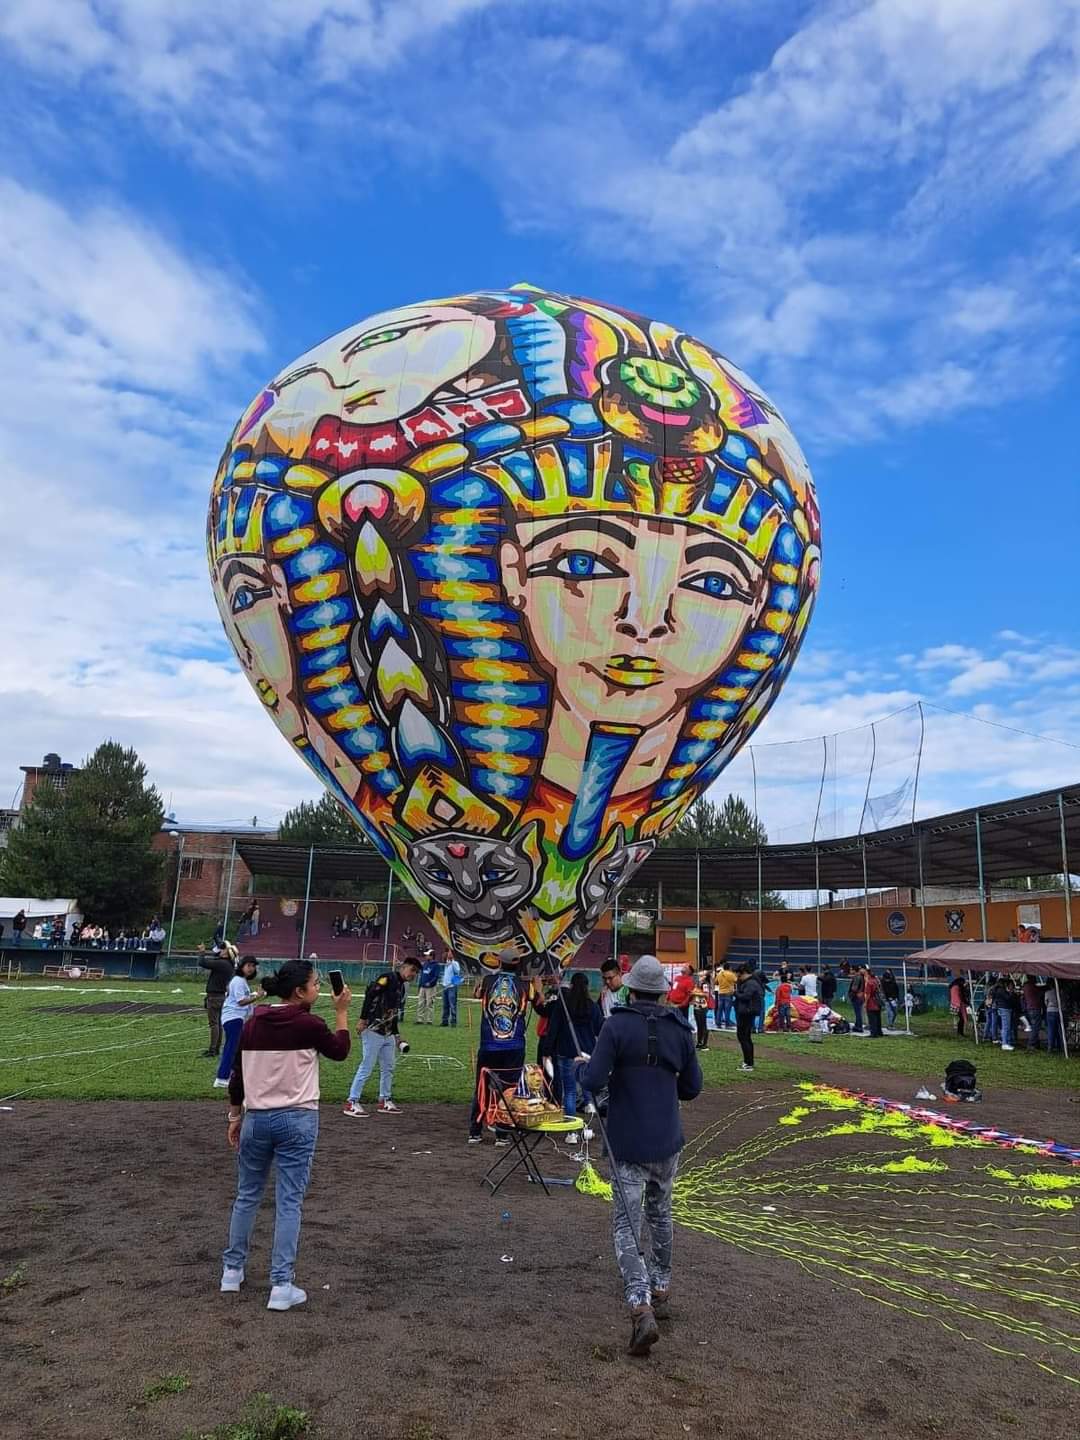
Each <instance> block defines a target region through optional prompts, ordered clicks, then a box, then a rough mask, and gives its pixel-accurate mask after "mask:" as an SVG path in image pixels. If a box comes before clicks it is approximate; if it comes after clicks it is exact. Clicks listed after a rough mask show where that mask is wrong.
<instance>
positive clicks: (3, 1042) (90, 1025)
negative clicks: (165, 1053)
mask: <svg viewBox="0 0 1080 1440" xmlns="http://www.w3.org/2000/svg"><path fill="white" fill-rule="evenodd" d="M141 1003H142V1002H141V1001H139V1000H132V1001H130V1002H129V1004H128V1005H124V1006H121V1008H120V1009H119V1010H113V1011H110V1013H109V1014H107V1015H87V1014H85V1012H82V1019H83V1020H84V1021H85V1022H86V1023H85V1024H83V1025H76V1026H74V1027H72V1026H71V1025H70V1023H69V1024H68V1027H67V1028H66V1029H65V1031H64V1034H65V1036H66V1038H67V1040H68V1043H69V1044H70V1043H72V1042H73V1041H75V1040H81V1039H82V1038H83V1036H85V1035H89V1034H90V1033H91V1032H92V1031H95V1030H100V1029H101V1027H102V1024H104V1025H105V1026H106V1027H107V1028H108V1030H109V1033H110V1034H112V1033H114V1032H115V1031H117V1030H123V1029H126V1028H127V1027H128V1026H129V1025H135V1024H138V1023H146V1022H148V1021H154V1020H157V1021H161V1022H163V1023H164V1022H166V1021H168V1020H169V1018H170V1017H169V1016H168V1015H167V1014H165V1015H135V1016H133V1017H131V1018H130V1019H127V1020H125V1019H123V1018H122V1017H123V1016H124V1015H125V1014H126V1013H127V1011H128V1010H129V1009H130V1008H131V1006H132V1005H139V1004H141ZM73 1008H75V1009H76V1010H77V1009H78V1007H73ZM192 1013H194V1009H193V1012H192ZM25 1018H26V1017H25V1016H24V1019H25ZM48 1018H49V1019H52V1020H65V1018H66V1017H65V1016H63V1015H51V1016H49V1017H48ZM117 1021H119V1022H120V1023H119V1024H117V1023H116V1022H117ZM39 1031H40V1026H35V1027H34V1028H33V1029H30V1030H21V1031H20V1032H19V1033H18V1034H16V1035H12V1034H10V1033H9V1032H7V1031H0V1049H6V1048H8V1047H10V1046H12V1045H16V1044H18V1042H19V1041H20V1040H23V1039H25V1037H26V1036H27V1035H36V1034H38V1033H39ZM16 1058H21V1059H24V1060H28V1059H32V1058H34V1057H32V1056H28V1055H25V1056H21V1057H16ZM2 1063H3V1062H2V1061H0V1064H2Z"/></svg>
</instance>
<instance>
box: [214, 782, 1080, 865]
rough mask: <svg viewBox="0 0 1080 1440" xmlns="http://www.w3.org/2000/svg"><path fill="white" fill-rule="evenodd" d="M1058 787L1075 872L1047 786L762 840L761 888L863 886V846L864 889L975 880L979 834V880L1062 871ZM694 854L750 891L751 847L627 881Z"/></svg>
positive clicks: (258, 853)
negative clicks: (961, 806)
mask: <svg viewBox="0 0 1080 1440" xmlns="http://www.w3.org/2000/svg"><path fill="white" fill-rule="evenodd" d="M1059 794H1060V796H1061V800H1062V807H1061V808H1062V809H1063V810H1064V824H1065V836H1066V845H1067V847H1068V853H1069V857H1070V869H1071V870H1073V871H1074V872H1080V785H1071V786H1065V787H1062V788H1061V789H1060V791H1059V790H1046V791H1043V792H1041V793H1039V794H1037V795H1024V796H1021V797H1019V798H1018V799H1014V800H1003V801H999V802H998V803H996V804H989V805H980V806H979V807H978V808H977V809H970V810H958V811H956V812H955V813H954V814H952V815H938V816H936V817H934V818H933V819H929V820H918V821H916V822H915V824H914V825H910V824H909V825H896V826H893V827H892V828H891V829H888V830H875V831H873V832H872V833H870V834H866V835H861V836H860V835H847V836H844V837H843V838H842V839H838V840H818V841H817V842H815V843H809V842H808V843H806V844H801V845H763V846H761V847H760V858H761V874H762V884H763V888H765V889H769V890H814V889H822V890H861V889H862V885H863V853H864V847H865V857H866V881H867V884H868V885H869V886H871V887H882V886H892V885H899V886H904V885H906V886H919V885H920V883H924V884H927V885H970V884H973V883H976V882H977V879H978V874H979V863H978V848H979V839H980V838H981V845H982V868H983V878H984V879H985V880H986V881H991V880H1003V879H1006V878H1007V877H1010V876H1013V875H1041V874H1055V873H1060V871H1061V868H1062V865H1061V826H1062V821H1061V810H1059V805H1058V796H1059ZM236 848H237V854H238V855H239V856H240V858H241V859H242V860H243V862H244V864H245V865H246V866H247V867H248V869H249V870H251V871H252V873H253V874H257V875H276V876H280V877H283V878H288V879H293V880H296V881H297V882H298V887H300V888H303V886H304V885H305V884H306V881H307V875H308V864H309V860H311V865H312V869H311V876H312V881H313V882H320V881H327V880H352V881H361V880H369V881H370V880H383V881H385V879H386V862H385V861H384V860H383V859H382V857H381V856H380V855H379V853H378V852H377V851H376V850H374V849H372V848H371V847H370V846H367V845H357V846H355V847H327V848H325V849H323V848H321V847H319V848H316V849H315V851H314V857H313V859H312V857H311V853H310V852H309V850H308V847H307V846H304V845H286V844H282V843H280V842H277V841H267V840H243V841H239V842H238V843H237V847H236ZM920 852H921V856H922V866H921V872H920V863H919V859H920ZM699 853H700V864H701V876H702V880H703V882H705V883H707V884H708V885H710V886H713V887H715V886H718V885H722V886H723V887H724V888H725V889H729V890H748V891H752V890H756V889H757V884H758V847H756V846H750V847H745V848H742V847H740V848H732V849H710V850H702V851H700V852H698V851H696V850H675V849H671V850H657V851H656V852H655V853H654V854H653V855H651V856H650V857H649V859H648V860H647V861H646V862H645V863H644V865H642V867H641V869H640V870H639V871H638V872H637V874H636V875H635V877H634V888H635V889H640V888H642V887H643V886H649V885H657V884H661V883H662V884H664V885H669V884H670V885H672V886H676V885H677V886H679V887H680V888H685V887H686V886H688V885H689V886H692V885H694V884H695V881H696V877H697V869H698V855H699Z"/></svg>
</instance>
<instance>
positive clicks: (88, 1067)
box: [0, 980, 1080, 1104]
mask: <svg viewBox="0 0 1080 1440" xmlns="http://www.w3.org/2000/svg"><path fill="white" fill-rule="evenodd" d="M202 993H203V987H202V985H201V984H200V983H192V982H185V983H176V982H173V981H170V980H165V981H157V982H153V983H150V982H146V983H142V984H140V983H138V982H134V983H131V982H127V981H105V982H104V983H102V982H95V983H93V984H83V985H79V984H78V983H77V982H67V983H63V984H59V985H51V984H44V983H42V982H36V983H35V982H22V983H21V984H19V985H17V986H11V987H0V1103H2V1104H10V1103H11V1102H12V1100H13V1099H15V1098H23V1097H25V1098H27V1099H30V1098H33V1099H56V1100H60V1099H64V1100H102V1099H126V1100H202V1099H217V1100H218V1101H221V1102H223V1101H224V1098H225V1096H224V1092H223V1091H220V1090H214V1089H213V1088H212V1086H211V1081H212V1080H213V1078H214V1072H215V1067H214V1062H213V1061H211V1060H207V1059H205V1058H203V1057H202V1056H201V1055H200V1053H199V1052H200V1051H201V1050H203V1049H205V1046H206V1040H207V1028H206V1018H205V1015H204V1013H203V1011H202V1008H201V1006H202ZM101 1003H107V1004H113V1005H117V1006H118V1007H121V1008H119V1009H117V1010H116V1011H114V1012H113V1013H110V1014H105V1015H101V1014H90V1013H86V1012H85V1010H84V1009H83V1008H82V1007H84V1006H87V1005H94V1004H101ZM414 1004H415V1001H413V1000H410V1002H409V1019H408V1021H407V1023H406V1026H405V1029H404V1033H405V1034H406V1036H407V1038H408V1040H409V1043H410V1047H411V1050H410V1053H409V1054H408V1055H407V1056H402V1057H401V1058H400V1059H399V1061H398V1068H397V1074H396V1076H395V1082H394V1094H395V1098H397V1099H399V1100H402V1101H405V1102H409V1101H440V1100H441V1101H448V1102H452V1103H455V1104H463V1103H465V1102H466V1101H467V1100H468V1098H469V1096H470V1094H471V1087H472V1078H471V1077H472V1068H473V1053H474V1050H475V1046H476V1043H477V1030H476V1027H477V1026H478V1023H479V1016H478V1013H477V1006H476V1005H475V1003H474V1002H472V1001H467V1000H463V1001H462V1004H461V1020H460V1023H459V1025H458V1027H457V1029H450V1028H447V1029H443V1028H442V1027H441V1026H439V1025H434V1026H430V1027H429V1026H426V1025H425V1026H417V1025H416V1024H415V1023H414V1021H413V1020H412V1014H413V1006H414ZM145 1005H167V1006H169V1007H170V1009H169V1010H168V1011H166V1012H164V1013H158V1014H154V1013H146V1012H144V1011H142V1010H141V1008H140V1007H141V1006H145ZM185 1007H191V1008H185ZM319 1010H320V1012H321V1013H322V1014H323V1015H324V1017H325V1018H326V1019H327V1020H329V1019H330V1017H331V1010H330V1004H329V1000H328V998H326V997H324V998H323V999H322V1000H321V1001H320V1004H319ZM358 1014H359V1004H358V1002H356V1001H354V1006H353V1018H354V1020H355V1017H356V1016H357V1015H358ZM913 1024H914V1028H915V1029H916V1037H915V1038H913V1039H900V1038H891V1037H886V1038H885V1039H883V1040H880V1041H870V1040H865V1039H863V1040H860V1039H855V1038H847V1037H836V1038H834V1039H832V1040H830V1041H827V1042H826V1043H825V1044H823V1045H814V1044H811V1043H810V1042H809V1041H808V1040H807V1039H806V1038H805V1037H803V1036H799V1035H791V1036H787V1035H766V1036H764V1037H760V1038H759V1040H758V1043H757V1064H756V1072H755V1075H756V1078H757V1079H761V1080H782V1079H789V1078H791V1077H793V1076H799V1077H800V1078H805V1077H806V1076H807V1075H808V1074H812V1073H813V1069H814V1065H815V1063H820V1062H821V1061H823V1060H827V1061H829V1062H830V1063H832V1064H836V1063H840V1064H844V1063H850V1064H851V1065H853V1066H857V1067H859V1068H861V1069H871V1070H883V1071H892V1072H895V1073H899V1074H903V1075H909V1076H911V1077H913V1078H915V1079H919V1080H926V1081H928V1082H930V1083H931V1085H932V1086H936V1085H939V1084H940V1081H941V1077H942V1074H943V1073H944V1069H945V1065H946V1064H947V1063H948V1061H949V1060H950V1059H953V1058H954V1057H956V1056H957V1055H968V1056H970V1057H971V1058H973V1059H975V1060H976V1062H977V1064H978V1067H979V1080H980V1084H981V1085H982V1086H983V1088H984V1089H985V1088H987V1087H989V1086H995V1087H1000V1086H1009V1087H1016V1088H1025V1087H1030V1088H1036V1089H1056V1088H1068V1087H1072V1086H1075V1085H1076V1084H1077V1081H1078V1079H1080V1061H1073V1062H1070V1063H1069V1064H1065V1062H1064V1061H1063V1060H1062V1059H1061V1057H1060V1056H1053V1057H1051V1056H1048V1055H1046V1054H1045V1053H1039V1054H1032V1055H1028V1054H1026V1053H1025V1052H1024V1051H1023V1050H1022V1049H1018V1050H1016V1051H1015V1052H1014V1053H1012V1054H1002V1052H1001V1051H1000V1050H999V1049H998V1048H997V1047H996V1046H989V1045H984V1046H981V1047H980V1048H979V1051H978V1053H977V1054H976V1052H975V1048H974V1046H973V1045H972V1044H971V1042H970V1041H961V1040H957V1039H956V1038H955V1036H953V1034H952V1027H951V1024H950V1021H949V1019H948V1018H947V1017H945V1016H935V1015H931V1016H921V1017H919V1018H918V1019H917V1020H916V1021H915V1022H913ZM532 1043H533V1042H532V1040H531V1039H530V1050H531V1049H532ZM359 1056H360V1049H359V1045H358V1044H355V1043H354V1047H353V1052H352V1054H351V1055H350V1057H349V1059H348V1060H347V1061H345V1062H344V1064H333V1063H332V1062H330V1061H325V1060H324V1061H323V1062H322V1093H323V1096H324V1098H325V1099H327V1100H343V1099H344V1097H345V1094H346V1092H347V1090H348V1086H349V1082H350V1080H351V1079H352V1075H353V1071H354V1068H355V1066H356V1064H357V1063H359ZM798 1059H801V1061H802V1063H801V1064H800V1063H792V1061H797V1060H798ZM739 1060H740V1056H739V1051H738V1047H737V1046H736V1044H735V1041H734V1037H733V1036H731V1035H730V1034H729V1035H726V1036H724V1037H722V1038H718V1037H715V1036H714V1038H713V1042H712V1048H711V1049H710V1051H709V1053H708V1054H707V1055H705V1056H703V1068H704V1070H705V1079H706V1083H707V1084H708V1085H710V1086H721V1085H730V1084H739V1083H743V1082H744V1081H745V1080H746V1079H747V1077H746V1076H744V1075H742V1074H741V1073H740V1071H739V1068H738V1066H739ZM374 1084H375V1082H374V1079H373V1080H372V1081H370V1082H369V1087H370V1089H371V1093H373V1089H374Z"/></svg>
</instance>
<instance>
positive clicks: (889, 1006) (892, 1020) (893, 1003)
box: [885, 1000, 900, 1030]
mask: <svg viewBox="0 0 1080 1440" xmlns="http://www.w3.org/2000/svg"><path fill="white" fill-rule="evenodd" d="M899 1003H900V1002H899V1001H898V1000H886V1001H885V1008H886V1010H888V1012H889V1019H888V1026H889V1029H890V1030H891V1029H892V1028H893V1026H894V1025H895V1024H896V1007H897V1005H898V1004H899Z"/></svg>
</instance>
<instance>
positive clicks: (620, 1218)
mask: <svg viewBox="0 0 1080 1440" xmlns="http://www.w3.org/2000/svg"><path fill="white" fill-rule="evenodd" d="M613 1164H614V1167H615V1171H616V1176H617V1179H618V1180H621V1182H622V1184H621V1186H620V1185H618V1184H613V1185H612V1199H613V1202H614V1203H613V1205H612V1236H613V1238H614V1241H615V1259H616V1261H617V1263H618V1266H619V1273H620V1274H621V1275H622V1278H623V1291H624V1293H625V1295H626V1303H627V1304H628V1305H634V1306H637V1305H649V1304H651V1303H652V1294H653V1291H654V1290H666V1289H667V1288H668V1286H669V1285H670V1284H671V1240H672V1236H671V1190H672V1186H673V1185H674V1184H675V1176H676V1173H677V1172H678V1169H679V1153H678V1151H676V1152H675V1154H674V1155H671V1156H669V1157H668V1159H666V1160H648V1161H645V1162H643V1163H641V1164H634V1163H632V1162H631V1161H628V1160H615V1161H613ZM620 1191H621V1194H620ZM623 1196H625V1197H626V1204H627V1205H628V1206H629V1207H630V1213H629V1215H628V1214H627V1213H626V1210H625V1209H624V1208H623V1203H622V1202H623ZM643 1202H644V1204H643ZM643 1209H644V1217H645V1224H644V1225H642V1223H641V1220H642V1210H643ZM638 1236H640V1237H641V1248H642V1250H643V1251H644V1252H645V1262H644V1263H643V1262H642V1259H641V1256H640V1255H639V1254H638V1250H637V1245H636V1244H635V1239H636V1237H638Z"/></svg>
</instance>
